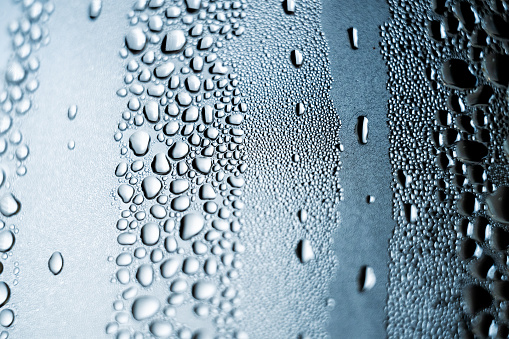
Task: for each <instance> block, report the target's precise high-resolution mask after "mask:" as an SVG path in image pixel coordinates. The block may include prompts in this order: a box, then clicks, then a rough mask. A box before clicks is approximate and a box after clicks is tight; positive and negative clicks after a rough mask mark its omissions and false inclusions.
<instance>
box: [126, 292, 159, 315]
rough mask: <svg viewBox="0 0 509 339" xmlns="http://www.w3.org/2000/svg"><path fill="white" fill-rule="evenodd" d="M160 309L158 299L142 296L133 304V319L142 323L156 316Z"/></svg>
mask: <svg viewBox="0 0 509 339" xmlns="http://www.w3.org/2000/svg"><path fill="white" fill-rule="evenodd" d="M160 307H161V304H160V302H159V300H157V298H156V297H152V296H142V297H138V298H137V299H136V300H135V301H134V302H133V306H132V309H131V310H132V314H133V318H134V319H136V320H138V321H141V320H145V319H148V318H150V317H152V316H154V315H155V314H156V313H157V311H159V308H160Z"/></svg>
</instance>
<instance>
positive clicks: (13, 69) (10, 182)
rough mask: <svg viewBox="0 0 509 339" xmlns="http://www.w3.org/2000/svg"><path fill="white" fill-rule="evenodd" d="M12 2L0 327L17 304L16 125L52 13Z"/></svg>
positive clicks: (3, 102) (19, 156)
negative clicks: (10, 276)
mask: <svg viewBox="0 0 509 339" xmlns="http://www.w3.org/2000/svg"><path fill="white" fill-rule="evenodd" d="M15 2H17V3H19V8H20V12H21V16H20V18H19V19H13V20H12V21H11V22H10V23H9V24H8V31H9V34H10V37H11V46H12V48H13V54H12V55H11V57H10V58H9V60H8V64H7V67H6V72H5V82H4V84H5V87H4V89H3V90H2V91H0V214H1V215H0V252H2V255H1V259H2V262H1V263H0V274H1V273H2V272H3V271H4V267H6V268H9V270H11V269H12V271H13V272H14V280H13V281H12V282H10V281H9V282H7V281H0V325H1V326H2V327H3V328H9V327H11V326H12V325H13V324H14V323H15V309H16V308H15V305H13V304H12V303H11V287H12V286H15V285H17V284H18V279H17V275H18V272H19V268H18V267H17V265H18V264H17V262H14V263H11V262H12V261H13V260H14V258H13V252H12V250H13V248H14V245H15V242H16V234H17V233H18V232H19V229H18V227H17V226H16V225H14V224H13V222H16V221H19V217H20V215H19V213H20V211H21V209H22V203H21V201H20V200H19V199H18V198H17V197H16V194H15V193H14V188H13V186H14V182H15V179H16V178H18V177H23V176H24V175H25V174H26V172H27V168H26V164H27V161H28V158H29V155H30V148H29V146H28V141H27V140H26V139H25V138H24V136H23V134H22V133H21V131H20V125H21V122H22V120H23V118H24V117H25V116H26V115H27V114H28V113H29V112H30V111H32V110H33V109H34V95H35V92H36V90H37V88H38V87H39V82H38V80H37V72H38V70H39V59H38V57H37V52H38V51H39V49H40V48H41V47H43V46H45V45H47V44H48V43H49V32H48V29H47V27H46V25H47V21H48V19H49V17H50V15H51V14H52V12H53V11H54V6H53V4H52V3H51V2H49V1H34V0H24V1H15ZM8 222H9V224H7V223H8ZM4 275H5V273H4ZM0 279H1V277H0ZM1 280H5V278H4V279H1ZM13 309H14V310H13ZM8 336H9V332H8V331H2V332H1V333H0V337H2V338H7V337H8Z"/></svg>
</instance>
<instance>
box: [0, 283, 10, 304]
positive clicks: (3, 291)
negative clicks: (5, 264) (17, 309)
mask: <svg viewBox="0 0 509 339" xmlns="http://www.w3.org/2000/svg"><path fill="white" fill-rule="evenodd" d="M10 297H11V289H10V288H9V285H7V284H6V283H5V282H3V281H1V282H0V307H2V306H4V305H5V304H7V302H8V301H9V298H10Z"/></svg>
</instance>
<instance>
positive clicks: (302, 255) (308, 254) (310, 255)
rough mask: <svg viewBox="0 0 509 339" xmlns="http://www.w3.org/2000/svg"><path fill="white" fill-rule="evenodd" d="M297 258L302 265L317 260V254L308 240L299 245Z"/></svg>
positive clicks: (300, 242)
mask: <svg viewBox="0 0 509 339" xmlns="http://www.w3.org/2000/svg"><path fill="white" fill-rule="evenodd" d="M297 256H298V258H299V260H300V262H301V263H303V264H305V263H308V262H310V261H311V260H314V259H315V253H314V252H313V248H312V247H311V242H310V241H309V240H308V239H303V240H301V241H299V244H298V245H297Z"/></svg>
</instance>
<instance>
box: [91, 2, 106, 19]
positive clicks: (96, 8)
mask: <svg viewBox="0 0 509 339" xmlns="http://www.w3.org/2000/svg"><path fill="white" fill-rule="evenodd" d="M102 6H103V5H102V0H92V1H90V6H89V7H88V16H89V17H90V19H92V20H95V19H97V18H98V17H99V15H100V14H101V10H102Z"/></svg>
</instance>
